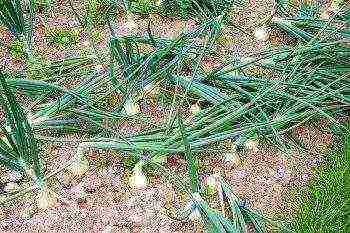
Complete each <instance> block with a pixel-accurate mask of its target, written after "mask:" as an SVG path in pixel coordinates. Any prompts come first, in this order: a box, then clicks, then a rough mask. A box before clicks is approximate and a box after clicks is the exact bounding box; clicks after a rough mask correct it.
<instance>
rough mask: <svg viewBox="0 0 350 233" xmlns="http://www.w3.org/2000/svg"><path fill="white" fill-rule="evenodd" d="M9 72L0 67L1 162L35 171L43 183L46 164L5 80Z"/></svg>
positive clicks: (19, 168) (36, 177)
mask: <svg viewBox="0 0 350 233" xmlns="http://www.w3.org/2000/svg"><path fill="white" fill-rule="evenodd" d="M5 78H6V75H4V74H3V73H2V71H0V83H1V89H0V90H1V92H0V94H1V95H0V100H1V101H0V104H1V107H2V109H3V110H4V112H5V114H6V121H5V122H1V125H0V130H1V131H0V132H1V136H2V137H1V138H0V163H1V164H2V165H4V166H6V167H8V168H9V169H13V170H17V171H20V172H22V173H27V174H30V172H28V171H29V170H30V169H33V170H34V172H35V177H31V178H33V179H34V180H35V181H36V182H37V184H38V185H42V184H43V178H44V176H43V167H42V164H41V160H40V158H39V155H38V146H37V141H36V139H35V138H34V134H33V131H32V129H31V126H30V124H29V122H28V120H27V118H26V116H25V115H24V112H23V110H22V108H21V106H20V105H19V104H18V103H17V101H16V98H15V95H14V94H13V92H12V91H11V90H10V87H9V86H8V84H7V82H6V79H5Z"/></svg>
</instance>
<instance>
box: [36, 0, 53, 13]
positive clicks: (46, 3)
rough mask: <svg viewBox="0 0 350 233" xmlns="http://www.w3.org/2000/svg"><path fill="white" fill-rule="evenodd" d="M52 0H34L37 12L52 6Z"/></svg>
mask: <svg viewBox="0 0 350 233" xmlns="http://www.w3.org/2000/svg"><path fill="white" fill-rule="evenodd" d="M51 4H52V0H34V9H35V11H36V12H45V11H48V10H49V9H50V7H51Z"/></svg>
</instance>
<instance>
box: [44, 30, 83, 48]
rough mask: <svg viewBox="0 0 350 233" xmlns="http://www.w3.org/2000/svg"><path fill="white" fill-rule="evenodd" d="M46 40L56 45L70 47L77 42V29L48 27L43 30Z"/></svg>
mask: <svg viewBox="0 0 350 233" xmlns="http://www.w3.org/2000/svg"><path fill="white" fill-rule="evenodd" d="M45 37H46V40H47V41H48V42H49V43H53V44H55V45H58V46H64V47H70V46H73V45H75V44H77V43H78V41H79V30H78V29H66V28H49V29H47V31H46V32H45Z"/></svg>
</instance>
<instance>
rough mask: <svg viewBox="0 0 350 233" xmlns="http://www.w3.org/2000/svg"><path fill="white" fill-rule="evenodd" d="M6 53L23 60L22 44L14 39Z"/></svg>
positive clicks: (24, 54)
mask: <svg viewBox="0 0 350 233" xmlns="http://www.w3.org/2000/svg"><path fill="white" fill-rule="evenodd" d="M8 51H9V52H10V54H11V55H12V56H13V57H15V58H25V56H26V53H25V51H24V44H23V42H21V41H20V40H19V39H17V38H16V39H14V40H13V41H11V44H10V45H9V47H8Z"/></svg>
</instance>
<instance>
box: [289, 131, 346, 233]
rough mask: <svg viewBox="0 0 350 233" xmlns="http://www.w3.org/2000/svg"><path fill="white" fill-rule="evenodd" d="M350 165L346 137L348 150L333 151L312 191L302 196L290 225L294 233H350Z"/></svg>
mask: <svg viewBox="0 0 350 233" xmlns="http://www.w3.org/2000/svg"><path fill="white" fill-rule="evenodd" d="M348 128H349V125H348ZM349 163H350V136H349V135H346V138H345V146H344V148H342V149H341V148H340V149H339V148H335V149H332V150H330V151H329V153H328V155H327V157H326V165H324V166H323V167H321V168H319V169H318V170H317V172H316V174H315V177H316V178H314V179H313V180H312V181H311V183H310V184H309V186H308V190H307V191H301V192H299V195H298V196H297V198H298V199H299V201H300V202H299V205H298V209H299V210H298V212H297V214H296V216H295V218H294V219H293V221H292V223H291V224H290V229H291V230H292V231H293V232H300V233H301V232H303V233H304V232H327V233H328V232H329V233H331V232H334V233H335V232H349V231H350V221H349V213H350V207H349V202H350V196H349V192H348V191H349V181H346V177H348V174H349ZM305 197H307V198H305ZM343 230H345V231H343Z"/></svg>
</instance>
